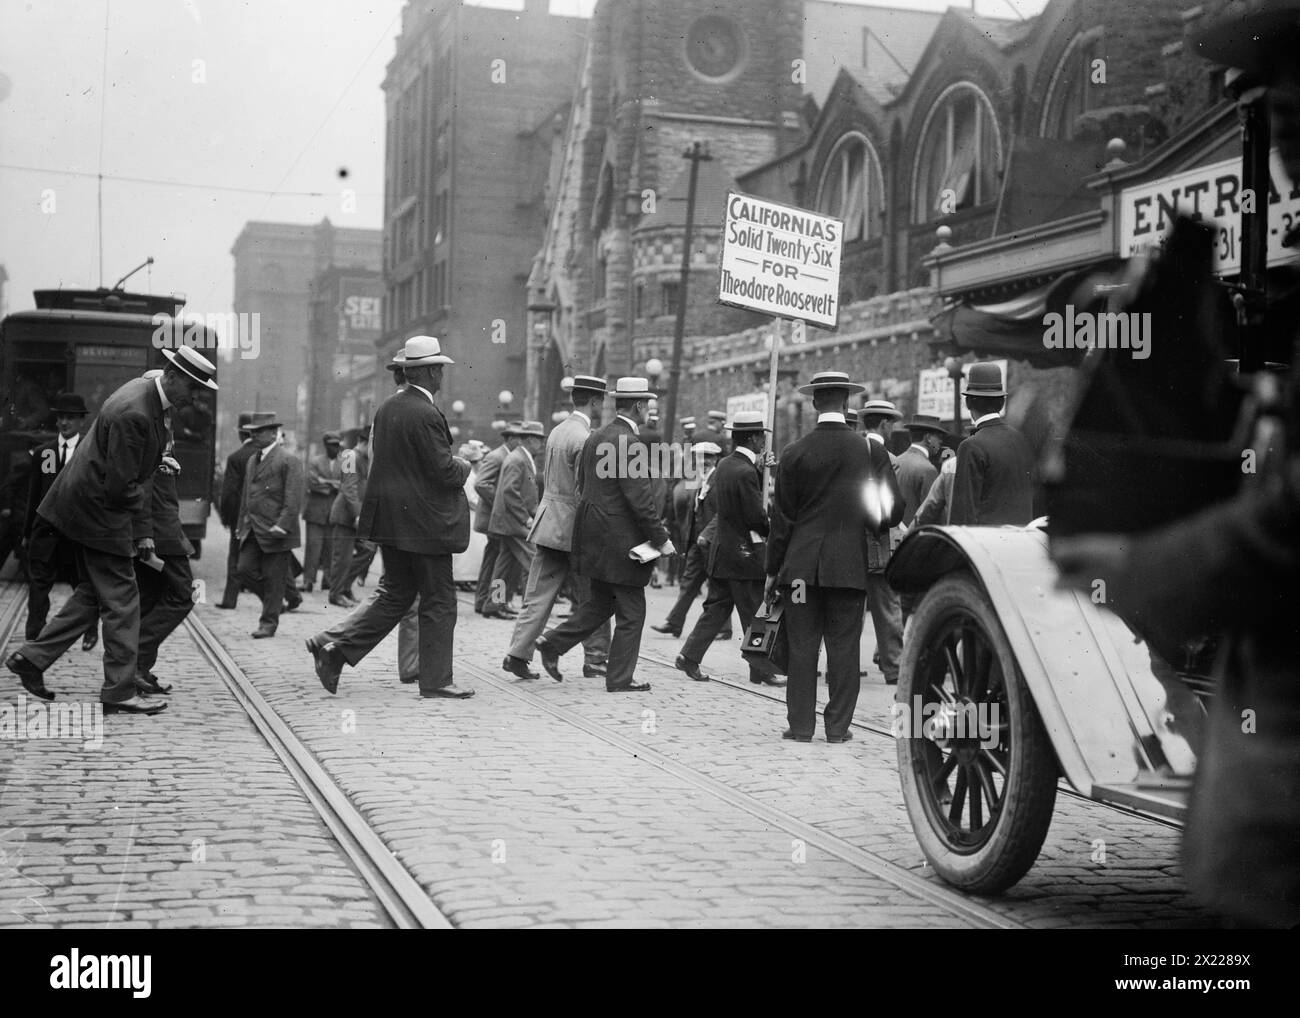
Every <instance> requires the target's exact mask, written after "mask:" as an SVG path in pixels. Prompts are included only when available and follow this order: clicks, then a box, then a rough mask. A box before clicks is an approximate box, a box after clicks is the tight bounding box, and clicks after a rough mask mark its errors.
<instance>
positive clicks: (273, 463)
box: [239, 414, 303, 640]
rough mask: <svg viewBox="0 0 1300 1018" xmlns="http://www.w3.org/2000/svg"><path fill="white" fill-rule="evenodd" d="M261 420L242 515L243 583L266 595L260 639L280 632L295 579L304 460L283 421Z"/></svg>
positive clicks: (254, 428)
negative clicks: (288, 443)
mask: <svg viewBox="0 0 1300 1018" xmlns="http://www.w3.org/2000/svg"><path fill="white" fill-rule="evenodd" d="M271 418H272V419H271V420H270V421H261V420H255V421H254V422H253V423H252V424H251V425H249V429H248V433H249V434H250V435H251V436H252V439H253V444H254V445H255V446H257V452H255V453H254V454H253V455H252V457H250V459H249V461H248V470H247V473H246V475H245V477H244V500H243V501H244V509H243V513H242V515H241V516H240V519H239V582H240V583H241V584H243V585H244V586H245V587H247V588H248V589H249V590H251V591H252V592H253V593H255V594H256V595H257V596H258V597H260V598H261V599H262V615H261V617H260V618H259V619H258V623H257V629H255V630H254V631H253V634H252V636H253V639H254V640H264V639H267V638H269V637H272V636H274V635H275V631H276V629H277V628H278V627H279V625H280V612H281V610H282V609H283V608H284V595H285V586H286V585H287V584H288V582H289V555H290V554H291V553H292V551H293V549H294V548H297V547H298V545H299V544H300V539H299V536H298V532H299V523H298V521H299V517H300V515H301V513H302V497H303V480H302V461H301V460H300V459H298V457H297V456H291V455H290V454H289V453H288V452H286V451H285V449H284V446H283V445H282V444H281V443H280V427H281V425H280V422H279V421H277V420H275V419H274V418H275V415H274V414H272V415H271Z"/></svg>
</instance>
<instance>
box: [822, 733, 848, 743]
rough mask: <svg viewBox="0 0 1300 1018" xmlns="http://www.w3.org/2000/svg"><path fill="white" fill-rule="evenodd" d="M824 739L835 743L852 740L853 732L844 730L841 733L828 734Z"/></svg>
mask: <svg viewBox="0 0 1300 1018" xmlns="http://www.w3.org/2000/svg"><path fill="white" fill-rule="evenodd" d="M826 741H827V742H830V743H836V742H852V741H853V733H852V732H845V733H844V734H843V735H828V736H826Z"/></svg>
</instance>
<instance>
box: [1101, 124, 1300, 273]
mask: <svg viewBox="0 0 1300 1018" xmlns="http://www.w3.org/2000/svg"><path fill="white" fill-rule="evenodd" d="M1269 172H1270V174H1271V176H1272V181H1273V186H1272V188H1271V193H1270V194H1269V195H1267V196H1263V195H1261V196H1259V199H1258V201H1259V205H1260V207H1262V206H1263V203H1264V202H1265V201H1267V202H1268V264H1269V265H1281V264H1284V263H1286V262H1293V261H1297V260H1300V248H1295V247H1291V248H1284V247H1283V246H1282V238H1283V237H1284V236H1286V234H1287V233H1288V232H1289V231H1291V230H1292V229H1294V228H1295V227H1296V226H1297V225H1300V186H1297V187H1292V186H1291V184H1290V178H1289V177H1288V176H1287V175H1286V173H1285V171H1284V170H1283V169H1282V161H1281V157H1280V156H1279V155H1278V153H1277V149H1274V150H1273V152H1272V153H1271V156H1270V159H1269ZM1241 206H1242V184H1241V159H1240V158H1234V159H1225V160H1223V161H1222V162H1218V163H1211V164H1210V165H1208V166H1198V167H1196V169H1193V170H1187V171H1185V172H1183V173H1176V174H1174V175H1173V176H1171V177H1164V178H1162V179H1161V180H1155V181H1152V182H1151V183H1149V184H1142V185H1141V186H1139V187H1131V188H1126V189H1125V190H1124V191H1122V192H1121V193H1120V254H1121V255H1122V256H1123V257H1126V258H1127V257H1129V256H1130V255H1134V254H1137V253H1139V252H1140V251H1142V250H1144V249H1146V248H1149V247H1152V246H1154V245H1158V244H1160V243H1162V242H1163V241H1164V238H1165V237H1166V236H1167V235H1168V233H1169V230H1170V229H1171V228H1172V226H1173V221H1174V216H1175V215H1176V214H1177V213H1178V212H1182V213H1184V214H1186V215H1187V216H1189V217H1190V218H1192V219H1195V220H1198V221H1200V222H1202V223H1205V224H1206V225H1207V226H1210V227H1212V228H1213V229H1214V231H1215V240H1214V271H1215V272H1216V273H1218V274H1219V275H1234V274H1236V273H1238V272H1240V271H1241V242H1242V236H1241Z"/></svg>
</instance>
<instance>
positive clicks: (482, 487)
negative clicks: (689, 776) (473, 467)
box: [474, 421, 519, 615]
mask: <svg viewBox="0 0 1300 1018" xmlns="http://www.w3.org/2000/svg"><path fill="white" fill-rule="evenodd" d="M518 428H519V422H518V421H511V422H510V423H509V424H507V425H506V426H505V429H504V430H503V431H502V432H501V444H500V445H499V446H497V447H496V448H495V449H493V450H492V451H491V452H490V453H488V454H487V455H486V456H484V457H483V458H482V459H481V460H479V464H478V470H477V471H476V473H477V476H478V480H477V481H475V482H474V494H476V495H477V496H478V509H476V510H475V511H474V529H475V530H477V531H478V532H479V533H480V534H487V545H486V546H485V547H484V548H483V562H482V564H481V565H480V566H479V571H478V587H477V588H476V590H475V591H474V610H475V611H476V612H478V613H479V614H480V615H486V614H488V613H489V612H490V611H500V612H503V613H504V614H506V615H509V614H510V611H509V608H508V607H507V604H508V601H509V599H508V598H506V599H505V600H503V601H499V603H498V602H494V601H493V600H492V577H493V575H494V573H495V572H496V566H497V552H498V551H499V549H500V547H501V544H500V542H499V541H498V540H497V539H496V538H495V537H493V536H492V535H491V534H488V524H489V523H491V522H492V507H493V505H494V504H495V502H496V496H497V478H498V477H500V475H501V467H502V465H503V464H504V463H505V461H506V457H507V456H509V455H510V454H511V453H512V452H514V451H515V446H517V445H518V444H519V435H518Z"/></svg>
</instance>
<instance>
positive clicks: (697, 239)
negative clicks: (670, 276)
mask: <svg viewBox="0 0 1300 1018" xmlns="http://www.w3.org/2000/svg"><path fill="white" fill-rule="evenodd" d="M691 247H692V248H693V249H694V255H693V257H692V259H691V264H692V265H694V266H695V267H697V268H700V267H710V266H714V265H717V264H718V257H719V254H720V253H721V248H722V231H720V230H700V229H696V230H695V231H694V232H693V235H692V237H691ZM681 264H682V235H681V233H679V232H677V231H669V230H660V231H655V232H653V233H650V232H647V233H638V234H634V235H633V239H632V269H633V271H634V272H636V271H641V270H647V271H653V270H655V269H678V268H681Z"/></svg>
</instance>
